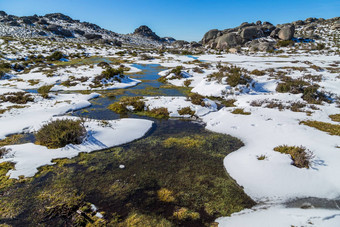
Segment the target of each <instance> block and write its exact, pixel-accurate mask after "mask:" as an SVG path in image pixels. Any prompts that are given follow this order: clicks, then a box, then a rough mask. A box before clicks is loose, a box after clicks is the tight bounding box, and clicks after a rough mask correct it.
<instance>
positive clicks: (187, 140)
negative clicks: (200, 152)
mask: <svg viewBox="0 0 340 227" xmlns="http://www.w3.org/2000/svg"><path fill="white" fill-rule="evenodd" d="M203 144H204V139H203V138H202V137H201V136H197V137H182V138H177V137H170V138H168V139H166V140H164V147H167V148H171V147H183V148H200V147H201V146H203Z"/></svg>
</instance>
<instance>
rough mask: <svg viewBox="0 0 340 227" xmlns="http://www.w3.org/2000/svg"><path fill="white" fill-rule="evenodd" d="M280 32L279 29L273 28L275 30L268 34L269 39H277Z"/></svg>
mask: <svg viewBox="0 0 340 227" xmlns="http://www.w3.org/2000/svg"><path fill="white" fill-rule="evenodd" d="M280 30H281V29H280V28H275V29H274V30H273V31H272V32H271V33H270V37H272V38H277V36H278V34H279V31H280Z"/></svg>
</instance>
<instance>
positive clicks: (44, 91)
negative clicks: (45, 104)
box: [37, 85, 53, 99]
mask: <svg viewBox="0 0 340 227" xmlns="http://www.w3.org/2000/svg"><path fill="white" fill-rule="evenodd" d="M52 87H53V85H44V86H41V87H40V88H38V90H37V91H38V93H39V94H41V96H42V97H43V98H45V99H46V98H48V93H49V92H50V90H51V88H52Z"/></svg>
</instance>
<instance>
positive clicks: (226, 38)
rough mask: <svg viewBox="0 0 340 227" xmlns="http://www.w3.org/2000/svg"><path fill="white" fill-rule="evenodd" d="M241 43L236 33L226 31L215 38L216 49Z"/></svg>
mask: <svg viewBox="0 0 340 227" xmlns="http://www.w3.org/2000/svg"><path fill="white" fill-rule="evenodd" d="M241 44H242V38H241V36H239V35H237V34H236V33H227V34H224V35H222V36H221V37H219V38H217V46H216V48H217V49H225V48H229V47H236V46H238V45H241Z"/></svg>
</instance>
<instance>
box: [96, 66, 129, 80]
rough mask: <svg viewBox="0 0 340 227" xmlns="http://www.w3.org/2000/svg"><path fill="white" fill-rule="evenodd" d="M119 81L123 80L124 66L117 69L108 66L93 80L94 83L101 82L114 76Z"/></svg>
mask: <svg viewBox="0 0 340 227" xmlns="http://www.w3.org/2000/svg"><path fill="white" fill-rule="evenodd" d="M115 76H119V77H115ZM114 77H115V80H116V81H118V82H121V80H120V79H121V78H124V68H123V67H119V68H117V69H114V68H111V67H109V68H106V70H104V71H103V72H102V73H101V74H100V75H98V76H96V77H95V78H94V80H93V82H94V83H100V82H101V81H102V80H103V79H105V80H110V79H111V78H114Z"/></svg>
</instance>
